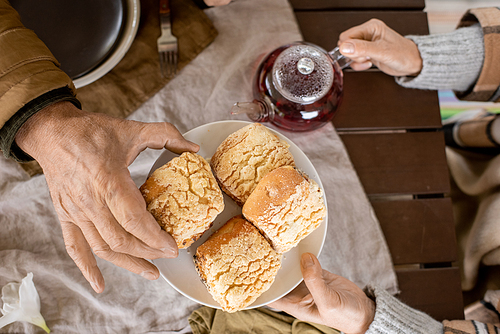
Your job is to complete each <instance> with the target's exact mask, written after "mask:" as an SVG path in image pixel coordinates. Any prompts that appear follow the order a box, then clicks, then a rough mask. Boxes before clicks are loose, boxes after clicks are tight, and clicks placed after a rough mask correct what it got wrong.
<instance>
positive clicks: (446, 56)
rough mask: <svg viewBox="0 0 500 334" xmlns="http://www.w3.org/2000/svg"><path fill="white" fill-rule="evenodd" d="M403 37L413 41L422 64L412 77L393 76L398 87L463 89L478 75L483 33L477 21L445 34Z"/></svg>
mask: <svg viewBox="0 0 500 334" xmlns="http://www.w3.org/2000/svg"><path fill="white" fill-rule="evenodd" d="M405 37H406V38H409V39H411V40H412V41H414V42H415V44H417V47H418V50H419V51H420V56H421V57H422V61H423V64H422V65H423V66H422V71H421V72H420V74H419V75H418V76H416V77H408V76H402V77H396V82H397V83H398V84H400V85H401V86H403V87H407V88H418V89H451V90H454V91H458V92H463V91H466V90H467V89H469V88H470V87H471V86H472V85H473V84H474V83H475V82H476V80H477V78H478V77H479V74H480V73H481V68H482V66H483V60H484V43H483V32H482V29H481V26H480V25H479V24H475V25H472V26H470V27H466V28H460V29H457V30H455V31H453V32H450V33H447V34H436V35H427V36H412V35H409V36H405Z"/></svg>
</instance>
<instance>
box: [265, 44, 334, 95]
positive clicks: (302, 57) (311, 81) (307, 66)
mask: <svg viewBox="0 0 500 334" xmlns="http://www.w3.org/2000/svg"><path fill="white" fill-rule="evenodd" d="M272 73H273V83H274V86H275V87H276V89H277V90H278V91H279V92H280V93H281V95H283V97H284V98H286V99H287V100H290V101H292V102H295V103H301V104H310V103H313V102H315V101H317V100H319V99H321V98H322V97H323V96H325V95H326V94H327V93H328V91H329V90H330V88H331V87H332V84H333V78H334V70H333V66H332V60H331V59H330V58H329V56H328V55H327V54H326V53H325V52H323V51H322V50H321V49H319V48H317V47H314V46H312V45H307V44H294V45H292V46H290V47H288V48H286V49H284V50H283V51H282V52H281V53H280V55H279V56H278V58H277V59H276V61H275V63H274V65H273V70H272Z"/></svg>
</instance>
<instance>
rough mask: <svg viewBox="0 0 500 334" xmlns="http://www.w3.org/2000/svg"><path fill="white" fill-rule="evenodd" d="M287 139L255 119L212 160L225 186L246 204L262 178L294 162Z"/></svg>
mask: <svg viewBox="0 0 500 334" xmlns="http://www.w3.org/2000/svg"><path fill="white" fill-rule="evenodd" d="M289 146H290V145H288V143H287V142H285V141H282V140H280V139H279V138H278V137H277V136H276V135H275V134H273V133H272V132H271V131H269V130H268V129H267V128H266V127H265V126H263V125H261V124H259V123H254V124H250V125H248V126H245V127H244V128H242V129H240V130H238V131H236V132H234V133H232V134H231V135H229V136H228V137H227V138H226V139H225V140H224V141H223V142H222V143H221V144H220V145H219V147H218V148H217V151H216V152H215V154H214V156H213V157H212V159H211V160H210V164H211V166H212V169H213V171H214V174H215V177H216V178H217V181H218V182H219V185H220V186H221V189H222V190H223V191H224V192H225V193H226V194H227V195H228V196H229V197H231V198H232V199H233V200H234V201H235V202H236V203H238V205H240V206H242V205H243V204H244V203H245V201H246V200H247V198H248V196H250V194H251V193H252V191H253V190H254V188H255V186H256V185H257V183H259V181H260V180H261V179H262V178H263V177H264V175H266V174H267V173H269V172H270V171H272V170H273V169H276V168H278V167H281V166H286V165H291V166H294V165H295V163H294V160H293V156H292V154H291V153H290V151H289V150H288V147H289Z"/></svg>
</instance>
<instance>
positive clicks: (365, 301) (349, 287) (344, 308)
mask: <svg viewBox="0 0 500 334" xmlns="http://www.w3.org/2000/svg"><path fill="white" fill-rule="evenodd" d="M300 268H301V270H302V275H303V276H304V282H302V283H301V284H300V285H299V286H298V287H297V288H295V289H294V290H293V291H292V292H290V293H289V294H288V295H286V296H285V297H283V298H281V299H279V300H277V301H275V302H273V303H271V304H269V306H271V307H274V308H277V309H280V310H282V311H285V312H287V313H289V314H291V315H293V316H294V317H296V318H297V319H300V320H303V321H310V322H314V323H317V324H323V325H326V326H329V327H332V328H335V329H337V330H340V331H342V332H344V333H352V334H354V333H364V332H366V330H367V329H368V327H369V326H370V324H371V323H372V321H373V318H374V317H375V303H374V302H373V301H372V300H371V299H370V298H368V297H367V296H366V295H365V293H364V292H363V291H362V290H361V289H360V288H358V287H357V286H356V284H354V283H353V282H351V281H349V280H348V279H345V278H343V277H341V276H338V275H335V274H332V273H330V272H328V271H326V270H323V269H322V268H321V265H320V264H319V261H318V259H317V258H316V257H315V256H314V255H312V254H310V253H305V254H302V259H301V262H300Z"/></svg>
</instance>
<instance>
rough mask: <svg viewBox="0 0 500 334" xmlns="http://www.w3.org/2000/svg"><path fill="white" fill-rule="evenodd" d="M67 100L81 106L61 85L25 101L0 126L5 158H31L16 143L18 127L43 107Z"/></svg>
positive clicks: (18, 159) (68, 90)
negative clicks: (22, 105) (24, 103)
mask: <svg viewBox="0 0 500 334" xmlns="http://www.w3.org/2000/svg"><path fill="white" fill-rule="evenodd" d="M60 101H69V102H71V103H73V104H74V105H75V107H77V108H81V104H80V101H78V99H76V97H75V96H74V95H73V93H72V91H71V89H70V88H69V87H61V88H57V89H54V90H52V91H49V92H47V93H45V94H43V95H41V96H39V97H37V98H35V99H34V100H32V101H30V102H28V103H26V105H25V106H24V107H22V108H21V109H19V111H18V112H17V113H15V114H14V115H13V116H12V117H11V118H10V119H9V120H8V121H7V122H6V123H5V124H4V126H3V127H1V128H0V150H1V151H2V152H3V154H4V156H5V157H6V158H12V159H14V160H17V161H24V162H25V161H30V160H33V158H32V157H31V156H29V155H28V154H26V153H25V152H23V151H22V150H21V149H20V148H19V147H18V146H17V144H16V142H15V137H16V135H17V132H18V131H19V129H20V128H21V127H22V126H23V125H24V123H25V122H27V121H28V120H29V119H30V118H31V117H33V115H35V114H36V113H38V112H39V111H41V110H43V109H44V108H45V107H47V106H49V105H51V104H54V103H57V102H60Z"/></svg>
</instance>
